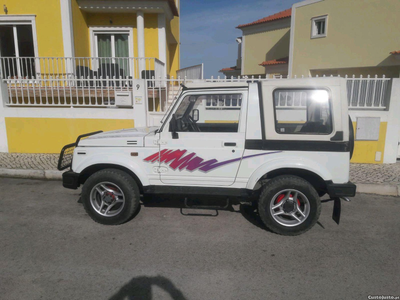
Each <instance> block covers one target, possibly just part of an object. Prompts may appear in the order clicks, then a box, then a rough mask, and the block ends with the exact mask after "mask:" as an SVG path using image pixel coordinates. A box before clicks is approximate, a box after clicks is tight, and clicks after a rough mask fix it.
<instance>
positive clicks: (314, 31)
mask: <svg viewBox="0 0 400 300" xmlns="http://www.w3.org/2000/svg"><path fill="white" fill-rule="evenodd" d="M319 21H324V32H323V33H321V34H318V28H317V24H316V23H317V22H319ZM327 35H328V15H324V16H319V17H313V18H312V19H311V38H312V39H319V38H324V37H326V36H327Z"/></svg>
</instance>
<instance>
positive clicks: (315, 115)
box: [274, 89, 333, 134]
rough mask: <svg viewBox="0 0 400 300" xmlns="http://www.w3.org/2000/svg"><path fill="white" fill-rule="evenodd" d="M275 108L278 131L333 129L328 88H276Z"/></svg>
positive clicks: (296, 132)
mask: <svg viewBox="0 0 400 300" xmlns="http://www.w3.org/2000/svg"><path fill="white" fill-rule="evenodd" d="M274 109H275V130H276V132H277V133H280V134H330V133H332V130H333V129H332V109H331V105H330V100H329V93H328V91H327V90H324V89H277V90H275V91H274Z"/></svg>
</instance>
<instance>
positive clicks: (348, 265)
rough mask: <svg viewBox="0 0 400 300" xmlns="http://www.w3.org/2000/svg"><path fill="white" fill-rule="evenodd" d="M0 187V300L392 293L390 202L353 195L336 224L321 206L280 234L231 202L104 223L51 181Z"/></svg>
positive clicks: (394, 243)
mask: <svg viewBox="0 0 400 300" xmlns="http://www.w3.org/2000/svg"><path fill="white" fill-rule="evenodd" d="M0 189H1V191H2V192H1V195H0V240H1V243H0V254H1V255H0V299H7V300H8V299H10V300H11V299H144V300H150V299H368V295H394V296H400V288H399V282H400V259H399V247H400V234H399V229H400V217H399V216H400V199H399V198H394V197H383V196H372V195H363V194H360V195H357V197H355V198H354V199H353V201H352V202H350V203H343V207H342V220H341V224H340V225H339V226H338V225H336V224H335V223H334V222H333V221H332V220H331V213H332V203H325V204H323V208H322V214H321V217H320V225H318V224H317V225H316V226H315V227H314V228H313V229H311V230H310V231H309V232H307V233H305V234H303V235H301V236H297V237H285V236H279V235H276V234H273V233H271V232H269V231H267V230H266V229H265V228H264V227H263V226H262V224H261V223H260V221H259V219H258V216H257V214H256V213H254V212H252V211H251V209H248V208H247V209H245V208H244V207H242V208H241V207H240V206H239V205H237V206H233V211H219V215H218V216H217V217H206V216H183V215H181V213H180V210H179V208H176V207H160V206H176V205H175V204H179V201H172V200H169V201H167V200H166V199H165V198H164V197H161V198H156V200H154V199H153V200H152V202H151V203H150V204H151V205H149V204H147V205H146V206H142V207H141V210H140V211H139V213H138V214H137V216H136V217H135V218H134V219H133V220H131V221H130V222H128V223H126V224H124V225H121V226H103V225H99V224H97V223H95V222H93V221H92V220H91V219H90V218H89V217H88V216H87V215H86V213H85V212H84V210H83V207H82V205H81V204H79V203H77V200H78V199H79V190H77V191H73V190H67V189H64V188H62V186H61V183H60V182H59V181H39V180H27V179H9V178H0ZM175 200H180V198H179V199H175ZM174 202H176V203H175V204H174ZM188 212H189V211H185V213H188Z"/></svg>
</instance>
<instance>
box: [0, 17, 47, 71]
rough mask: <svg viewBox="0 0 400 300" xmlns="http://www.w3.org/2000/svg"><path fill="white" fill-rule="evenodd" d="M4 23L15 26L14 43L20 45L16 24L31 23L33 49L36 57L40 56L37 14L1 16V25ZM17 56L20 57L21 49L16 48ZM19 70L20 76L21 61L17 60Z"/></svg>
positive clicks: (36, 67) (36, 65)
mask: <svg viewBox="0 0 400 300" xmlns="http://www.w3.org/2000/svg"><path fill="white" fill-rule="evenodd" d="M2 25H11V26H13V35H14V45H15V47H16V45H18V35H17V32H16V27H15V26H16V25H31V26H32V38H33V50H34V53H35V57H38V56H39V52H38V43H37V34H36V15H11V16H10V15H6V16H0V26H2ZM15 57H19V49H18V48H16V51H15ZM17 67H18V69H17V72H18V76H21V75H20V72H21V69H20V66H19V61H18V60H17ZM35 70H36V75H37V74H40V63H39V60H37V61H36V63H35Z"/></svg>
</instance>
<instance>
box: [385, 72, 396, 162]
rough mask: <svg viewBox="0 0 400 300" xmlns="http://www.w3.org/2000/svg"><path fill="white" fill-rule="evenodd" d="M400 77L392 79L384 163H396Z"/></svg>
mask: <svg viewBox="0 0 400 300" xmlns="http://www.w3.org/2000/svg"><path fill="white" fill-rule="evenodd" d="M399 116H400V78H393V79H392V90H391V93H390V103H389V116H388V123H387V129H386V141H385V152H384V155H383V163H384V164H390V163H396V160H397V151H398V148H399V145H398V144H399V133H400V118H399Z"/></svg>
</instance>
